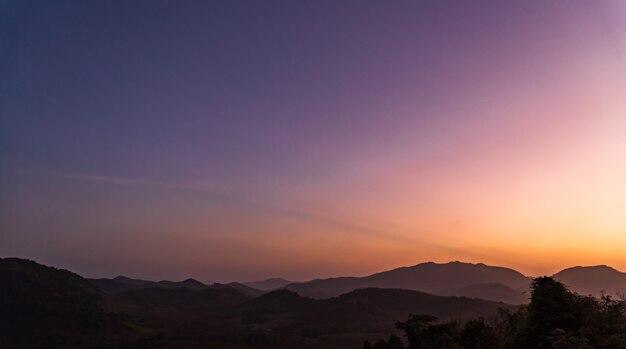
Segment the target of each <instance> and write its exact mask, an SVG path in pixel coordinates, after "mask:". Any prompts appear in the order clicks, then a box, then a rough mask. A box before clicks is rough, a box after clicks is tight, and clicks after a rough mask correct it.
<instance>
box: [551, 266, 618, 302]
mask: <svg viewBox="0 0 626 349" xmlns="http://www.w3.org/2000/svg"><path fill="white" fill-rule="evenodd" d="M552 277H553V278H555V279H556V280H559V281H561V282H563V283H564V284H566V285H567V286H568V287H569V288H570V289H571V290H572V291H575V292H577V293H580V294H583V295H593V296H596V297H599V296H601V295H602V294H606V295H609V296H613V297H615V296H622V295H624V293H625V292H626V273H622V272H621V271H618V270H616V269H614V268H611V267H609V266H606V265H598V266H589V267H580V266H579V267H573V268H568V269H564V270H562V271H560V272H558V273H556V274H554V275H553V276H552Z"/></svg>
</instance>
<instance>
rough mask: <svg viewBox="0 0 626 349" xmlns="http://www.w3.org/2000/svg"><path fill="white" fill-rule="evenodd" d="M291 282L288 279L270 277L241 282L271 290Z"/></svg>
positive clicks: (259, 288)
mask: <svg viewBox="0 0 626 349" xmlns="http://www.w3.org/2000/svg"><path fill="white" fill-rule="evenodd" d="M290 283H291V281H289V280H285V279H283V278H271V279H266V280H260V281H250V282H243V284H244V285H246V286H250V287H252V288H256V289H257V290H262V291H273V290H275V289H278V288H281V287H284V286H287V285H289V284H290Z"/></svg>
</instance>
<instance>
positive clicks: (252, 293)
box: [213, 282, 265, 297]
mask: <svg viewBox="0 0 626 349" xmlns="http://www.w3.org/2000/svg"><path fill="white" fill-rule="evenodd" d="M220 286H227V287H230V288H234V289H235V290H237V291H239V292H241V293H243V294H245V295H247V296H248V297H258V296H260V295H262V294H264V293H265V291H261V290H259V289H256V288H254V287H250V286H248V285H244V284H242V283H239V282H231V283H228V284H218V283H215V284H213V287H220Z"/></svg>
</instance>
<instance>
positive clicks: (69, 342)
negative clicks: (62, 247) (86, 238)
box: [0, 258, 108, 348]
mask: <svg viewBox="0 0 626 349" xmlns="http://www.w3.org/2000/svg"><path fill="white" fill-rule="evenodd" d="M0 280H2V286H1V287H0V339H1V340H0V343H1V345H0V346H2V347H5V348H22V347H26V346H27V347H30V348H70V347H74V348H77V347H91V346H93V345H96V344H98V345H99V344H104V343H106V342H107V338H106V337H105V333H106V327H107V319H106V313H105V310H104V308H105V307H107V306H108V300H107V299H106V297H105V296H104V295H102V294H101V293H100V292H99V291H98V290H97V289H96V288H95V287H94V286H93V285H92V284H91V283H89V282H88V281H87V280H85V279H83V278H82V277H80V276H79V275H77V274H74V273H72V272H69V271H67V270H62V269H56V268H52V267H47V266H44V265H41V264H38V263H36V262H33V261H31V260H25V259H18V258H2V259H0ZM26 344H27V345H26Z"/></svg>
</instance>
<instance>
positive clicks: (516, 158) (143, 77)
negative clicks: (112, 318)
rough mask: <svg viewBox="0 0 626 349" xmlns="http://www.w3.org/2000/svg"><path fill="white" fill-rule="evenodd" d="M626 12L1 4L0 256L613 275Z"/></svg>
mask: <svg viewBox="0 0 626 349" xmlns="http://www.w3.org/2000/svg"><path fill="white" fill-rule="evenodd" d="M624 250H626V5H624V3H623V2H621V1H618V0H610V1H599V2H591V1H526V0H524V1H518V2H512V1H500V0H493V1H482V0H481V1H472V2H469V1H435V0H433V1H330V0H328V1H324V0H322V1H265V2H262V1H252V0H250V1H233V0H229V1H22V0H19V1H18V0H8V1H7V0H5V1H2V2H0V256H19V257H25V258H32V259H35V260H37V261H39V262H41V263H45V264H51V265H55V266H58V267H64V268H69V269H72V270H74V271H76V272H79V273H81V274H83V275H85V276H91V277H111V276H115V275H117V274H125V275H127V276H131V277H142V278H148V279H166V278H167V279H181V278H186V277H195V278H198V279H200V280H203V281H228V280H250V279H260V278H266V277H272V276H283V277H287V278H292V279H309V278H313V277H328V276H335V275H348V274H349V275H362V274H367V273H371V272H375V271H380V270H384V269H387V268H391V267H397V266H401V265H412V264H416V263H418V262H423V261H431V260H432V261H437V262H446V261H450V260H462V261H468V262H484V263H488V264H495V265H503V266H509V267H514V268H516V269H518V270H520V271H522V272H524V273H526V274H529V275H538V274H542V273H552V272H555V271H557V270H558V269H559V268H562V267H566V266H572V265H580V264H582V265H586V264H609V265H612V266H614V267H616V268H618V269H621V270H626V257H624V254H623V251H624Z"/></svg>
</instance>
